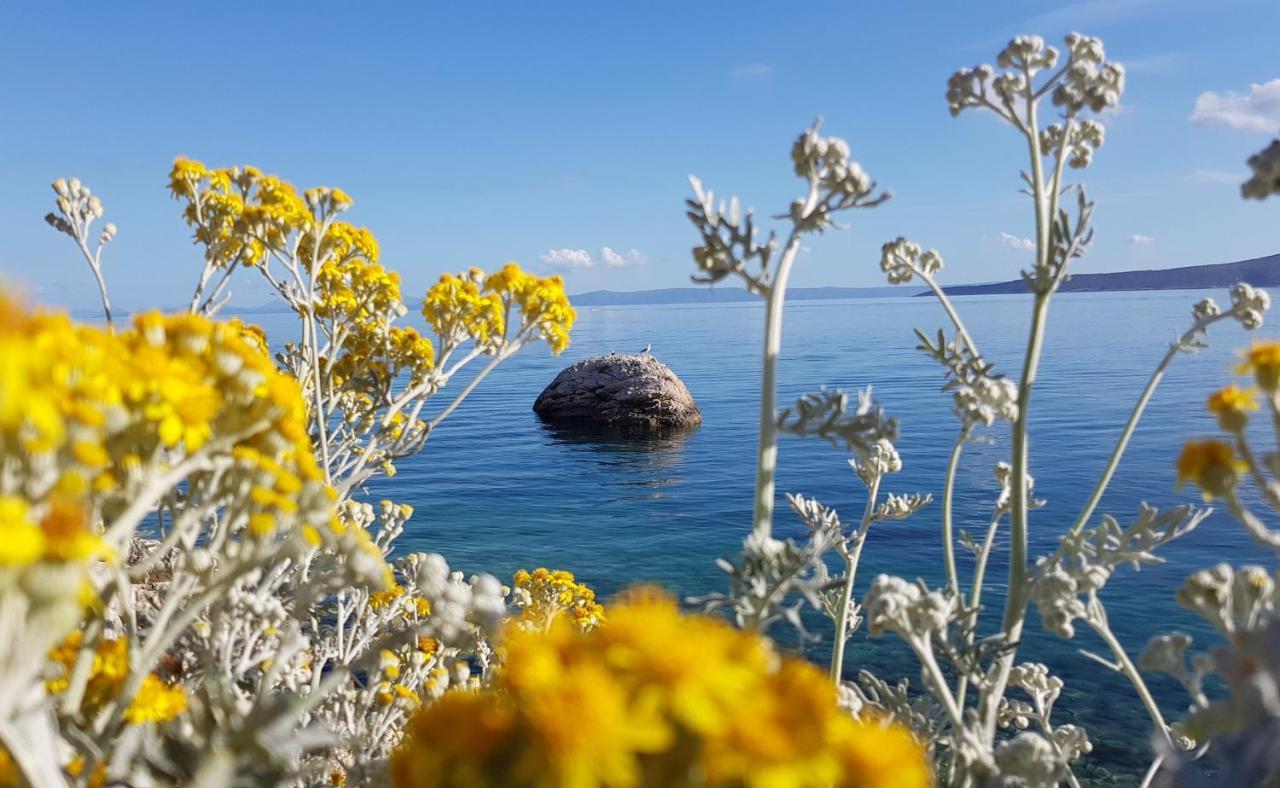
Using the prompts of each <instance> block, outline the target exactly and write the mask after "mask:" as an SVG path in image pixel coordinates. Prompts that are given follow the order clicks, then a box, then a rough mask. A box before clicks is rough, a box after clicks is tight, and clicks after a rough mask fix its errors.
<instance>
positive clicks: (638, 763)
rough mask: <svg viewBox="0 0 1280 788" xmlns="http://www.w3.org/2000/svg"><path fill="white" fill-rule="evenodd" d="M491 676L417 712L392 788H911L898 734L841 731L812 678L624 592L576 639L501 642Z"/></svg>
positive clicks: (562, 634) (827, 692)
mask: <svg viewBox="0 0 1280 788" xmlns="http://www.w3.org/2000/svg"><path fill="white" fill-rule="evenodd" d="M508 637H509V639H508V641H507V647H506V651H507V655H506V664H505V668H504V670H503V671H502V672H501V673H500V674H499V676H498V677H497V679H496V681H495V682H494V685H493V686H492V687H491V688H489V689H485V690H482V691H479V692H473V691H458V692H453V693H449V694H447V695H445V697H444V698H442V699H441V700H440V701H438V702H437V703H435V704H434V705H432V706H429V707H427V708H425V709H423V710H422V711H420V712H419V713H418V714H417V715H416V716H415V717H414V718H413V719H412V720H411V721H410V723H409V725H408V727H407V729H406V737H405V740H404V742H403V743H402V744H401V746H400V748H399V749H398V750H397V751H396V752H395V754H394V755H393V757H392V762H391V771H392V779H393V782H394V783H395V785H397V786H401V788H406V787H408V786H415V787H417V786H437V785H561V786H596V785H608V786H636V785H750V786H766V785H768V786H810V785H812V786H824V785H851V786H903V787H904V788H905V787H906V786H924V785H927V784H929V781H930V770H929V766H928V764H927V762H926V760H925V755H924V750H923V748H921V747H920V745H919V744H917V743H916V742H915V740H914V739H913V738H912V737H911V735H910V734H909V733H908V732H906V731H905V730H903V729H902V728H899V727H896V726H891V725H882V724H880V723H878V722H875V721H872V720H861V721H859V720H855V719H854V718H853V717H851V716H849V715H848V713H847V712H846V711H844V710H843V709H841V708H840V707H839V706H838V705H837V703H836V695H835V691H834V688H833V687H832V686H831V683H830V681H829V680H828V679H827V678H826V676H825V675H824V674H823V673H822V671H820V670H819V669H817V668H816V667H814V666H812V665H810V664H808V663H807V662H804V661H801V660H798V659H791V658H781V657H779V655H778V654H777V653H775V652H774V650H773V649H772V647H771V646H770V644H769V642H768V641H767V640H765V639H763V638H760V637H758V636H757V635H754V634H751V633H745V632H739V631H737V630H735V629H733V628H732V627H731V626H729V624H728V623H726V622H723V621H721V620H718V619H713V618H708V617H702V616H691V615H682V614H681V613H680V611H679V610H678V609H677V607H676V604H675V602H674V600H672V599H671V598H670V597H668V596H666V595H664V594H662V593H661V592H659V591H655V590H653V589H648V588H640V589H636V590H633V591H631V592H629V593H628V594H625V595H624V596H623V598H621V599H620V600H618V602H616V603H615V604H613V605H612V606H610V608H609V616H608V620H607V622H606V623H604V624H602V625H601V626H600V627H599V628H598V629H595V630H593V631H590V632H583V631H581V630H580V628H579V627H578V626H577V625H576V624H575V622H574V621H573V618H572V617H571V616H559V617H556V618H555V619H554V620H553V621H552V623H551V626H550V627H549V628H548V629H547V630H545V631H542V630H534V629H529V628H523V627H518V626H517V627H512V628H510V629H508Z"/></svg>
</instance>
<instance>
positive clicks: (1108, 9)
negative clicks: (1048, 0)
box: [1023, 0, 1156, 43]
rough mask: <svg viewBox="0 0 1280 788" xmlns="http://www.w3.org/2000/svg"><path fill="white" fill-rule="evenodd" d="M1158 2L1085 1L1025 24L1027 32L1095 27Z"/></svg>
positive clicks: (1130, 0) (1124, 0) (1040, 15)
mask: <svg viewBox="0 0 1280 788" xmlns="http://www.w3.org/2000/svg"><path fill="white" fill-rule="evenodd" d="M1155 2H1156V0H1083V1H1082V2H1079V3H1069V4H1067V5H1064V6H1061V7H1059V8H1055V9H1053V10H1051V11H1046V12H1044V13H1042V14H1037V15H1036V16H1033V17H1032V18H1031V19H1029V20H1027V21H1026V23H1024V25H1023V27H1024V28H1025V29H1027V30H1047V31H1050V32H1052V31H1054V30H1057V29H1066V28H1073V27H1093V26H1096V25H1101V24H1103V23H1106V22H1114V21H1117V20H1120V19H1124V18H1125V17H1130V16H1133V15H1134V14H1137V13H1139V12H1141V11H1143V10H1144V9H1146V8H1147V7H1149V6H1151V5H1153V4H1154V3H1155ZM1054 43H1057V42H1054Z"/></svg>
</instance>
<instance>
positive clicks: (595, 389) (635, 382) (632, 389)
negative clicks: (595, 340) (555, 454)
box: [533, 353, 702, 428]
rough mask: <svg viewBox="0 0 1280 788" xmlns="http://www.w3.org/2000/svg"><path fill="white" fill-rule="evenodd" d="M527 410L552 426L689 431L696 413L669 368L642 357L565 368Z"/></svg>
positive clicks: (689, 396) (600, 359) (609, 357)
mask: <svg viewBox="0 0 1280 788" xmlns="http://www.w3.org/2000/svg"><path fill="white" fill-rule="evenodd" d="M533 410H534V412H535V413H537V414H538V415H539V416H541V417H542V418H543V419H544V420H546V421H548V422H552V423H555V424H596V425H604V426H610V427H622V428H627V427H694V426H697V425H698V424H701V423H702V412H701V411H700V410H698V405H697V403H695V402H694V401H693V395H692V394H690V393H689V389H688V388H687V387H686V386H685V385H684V382H683V381H681V380H680V378H678V377H676V373H674V372H672V371H671V368H670V367H668V366H667V365H666V364H663V363H662V362H661V361H659V360H658V359H656V358H654V357H653V356H652V355H650V354H648V353H640V354H637V355H626V356H620V355H617V354H613V353H611V354H609V355H607V356H597V357H596V358H589V359H587V360H586V361H579V362H578V363H576V364H574V365H572V366H570V367H568V368H567V369H565V370H564V371H563V372H561V373H560V374H559V375H556V379H555V380H553V381H551V385H549V386H547V387H546V388H545V389H543V390H542V393H541V394H539V395H538V399H537V400H535V401H534V403H533Z"/></svg>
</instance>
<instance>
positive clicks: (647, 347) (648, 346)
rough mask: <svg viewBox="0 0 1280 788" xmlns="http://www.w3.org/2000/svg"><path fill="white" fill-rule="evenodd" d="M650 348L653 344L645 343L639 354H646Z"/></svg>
mask: <svg viewBox="0 0 1280 788" xmlns="http://www.w3.org/2000/svg"><path fill="white" fill-rule="evenodd" d="M652 349H653V345H645V346H644V350H641V351H640V355H642V356H647V355H648V354H649V351H650V350H652Z"/></svg>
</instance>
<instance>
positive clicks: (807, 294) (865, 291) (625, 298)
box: [569, 286, 924, 306]
mask: <svg viewBox="0 0 1280 788" xmlns="http://www.w3.org/2000/svg"><path fill="white" fill-rule="evenodd" d="M922 292H924V288H922V287H793V288H790V289H789V290H787V300H788V301H819V300H826V299H837V298H882V297H885V296H913V295H918V294H920V293H922ZM569 300H570V301H571V302H572V303H573V305H574V306H625V305H631V304H723V303H730V302H734V301H759V300H760V298H759V296H755V295H752V294H751V293H748V292H747V291H746V290H744V289H742V288H741V287H736V286H726V287H723V288H721V287H666V288H663V289H661V290H632V291H630V292H616V291H613V290H592V291H591V292H589V293H580V294H578V295H575V296H569Z"/></svg>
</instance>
